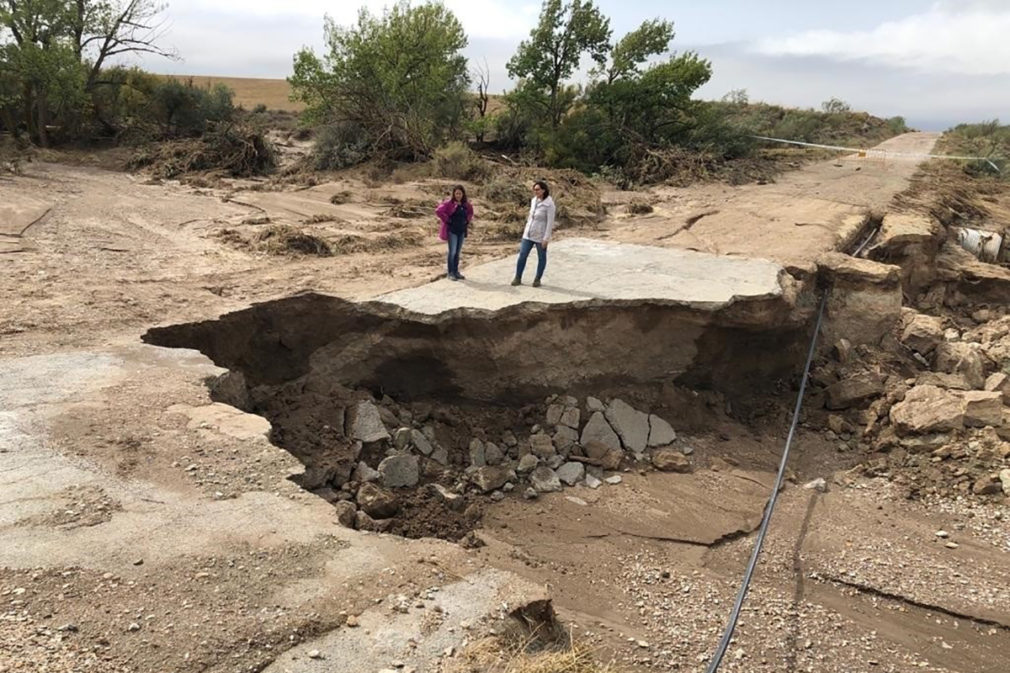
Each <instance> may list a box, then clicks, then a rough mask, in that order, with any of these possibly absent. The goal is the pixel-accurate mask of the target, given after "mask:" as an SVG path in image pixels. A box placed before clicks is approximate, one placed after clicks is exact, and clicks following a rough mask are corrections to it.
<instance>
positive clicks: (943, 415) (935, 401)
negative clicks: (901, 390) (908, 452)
mask: <svg viewBox="0 0 1010 673" xmlns="http://www.w3.org/2000/svg"><path fill="white" fill-rule="evenodd" d="M890 416H891V423H892V424H893V425H894V426H895V428H896V429H897V431H898V433H900V434H903V435H919V434H926V433H929V432H943V431H946V430H960V429H961V428H963V427H964V401H963V400H962V399H961V398H960V397H959V396H958V395H957V394H956V393H953V392H950V391H947V390H944V389H942V388H937V387H936V386H931V385H922V386H915V387H913V388H912V389H911V390H909V391H908V392H907V393H905V399H904V400H902V401H901V402H898V403H897V404H895V405H894V406H893V407H891V414H890Z"/></svg>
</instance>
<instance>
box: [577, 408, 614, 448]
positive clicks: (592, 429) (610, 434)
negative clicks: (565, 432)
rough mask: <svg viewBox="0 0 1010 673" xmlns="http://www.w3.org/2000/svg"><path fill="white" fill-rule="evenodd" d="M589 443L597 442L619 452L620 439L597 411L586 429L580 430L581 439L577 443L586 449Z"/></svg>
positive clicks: (590, 418)
mask: <svg viewBox="0 0 1010 673" xmlns="http://www.w3.org/2000/svg"><path fill="white" fill-rule="evenodd" d="M591 442H597V443H599V444H603V445H604V446H607V447H609V448H612V449H617V450H618V451H620V450H621V440H620V438H619V437H618V436H617V433H616V432H614V429H613V428H612V427H610V423H608V422H607V419H606V417H605V416H604V415H603V414H602V413H600V412H599V411H596V412H593V415H592V416H590V417H589V422H588V423H586V427H584V428H582V438H581V440H580V441H579V443H580V444H582V446H586V447H587V446H589V444H590V443H591Z"/></svg>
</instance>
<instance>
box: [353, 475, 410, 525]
mask: <svg viewBox="0 0 1010 673" xmlns="http://www.w3.org/2000/svg"><path fill="white" fill-rule="evenodd" d="M357 500H358V506H359V507H361V509H362V510H364V512H365V513H366V514H368V516H370V517H372V518H373V519H388V518H390V517H392V516H395V515H396V513H397V512H398V511H399V510H400V501H399V499H398V498H397V497H396V496H395V495H393V494H392V493H390V492H389V491H387V490H386V489H384V488H380V487H379V486H376V485H375V484H372V483H365V484H362V485H361V487H360V488H359V489H358V497H357Z"/></svg>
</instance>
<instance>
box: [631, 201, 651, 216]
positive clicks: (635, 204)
mask: <svg viewBox="0 0 1010 673" xmlns="http://www.w3.org/2000/svg"><path fill="white" fill-rule="evenodd" d="M626 210H627V211H628V214H630V215H648V214H649V213H651V212H652V204H651V203H649V202H648V201H646V200H645V199H634V200H632V201H631V203H629V204H628V205H627V207H626Z"/></svg>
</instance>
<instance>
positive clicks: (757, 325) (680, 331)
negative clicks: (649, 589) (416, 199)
mask: <svg viewBox="0 0 1010 673" xmlns="http://www.w3.org/2000/svg"><path fill="white" fill-rule="evenodd" d="M799 303H800V304H802V303H803V302H799ZM807 303H808V304H809V303H811V302H807ZM796 306H797V303H796V301H795V298H794V299H793V301H792V303H790V302H789V301H786V300H785V299H784V298H783V297H781V296H779V297H763V298H759V299H756V300H755V301H751V302H748V303H746V304H740V303H735V304H730V305H727V306H723V307H716V308H712V307H699V306H696V305H690V304H678V303H675V302H660V301H649V300H636V301H612V300H608V301H603V300H598V301H586V302H581V303H573V304H561V305H544V304H520V305H516V306H511V307H508V308H505V309H501V310H497V311H482V310H476V309H457V310H453V311H449V312H446V313H442V314H438V315H422V314H417V313H412V312H410V311H407V310H405V309H403V308H399V307H397V306H394V305H391V304H385V303H378V302H365V303H355V302H348V301H345V300H342V299H339V298H336V297H330V296H324V295H320V294H314V293H306V294H300V295H296V296H293V297H289V298H285V299H280V300H276V301H271V302H266V303H261V304H256V305H254V306H252V307H250V308H247V309H245V310H241V311H237V312H234V313H230V314H227V315H224V316H222V317H221V318H219V319H216V320H207V321H202V322H194V323H186V324H179V325H171V326H164V327H158V328H154V329H151V330H149V331H148V332H147V333H146V334H145V335H144V341H145V342H147V343H150V344H154V345H159V346H164V347H173V348H190V349H196V350H199V351H200V352H202V353H204V354H205V355H207V356H208V357H209V358H210V359H211V360H213V362H214V363H215V364H217V365H219V366H221V367H224V368H227V369H228V370H229V371H228V372H227V373H226V374H224V375H223V376H221V377H218V378H217V379H216V380H214V381H212V382H211V383H210V390H211V396H212V397H213V399H214V400H215V401H218V402H224V403H227V404H231V405H233V406H235V407H238V408H240V409H243V410H244V411H247V412H250V413H255V414H260V415H262V416H264V417H265V418H267V419H268V420H269V421H270V422H271V424H272V427H273V430H272V434H271V441H272V442H273V443H274V444H275V445H276V446H278V447H281V448H283V449H284V450H286V451H288V452H290V453H291V454H292V455H294V456H295V457H296V458H297V459H298V460H299V461H300V462H301V463H302V464H303V465H304V466H305V469H304V472H303V473H301V474H299V475H296V476H295V477H293V479H294V480H295V481H296V482H297V483H298V484H299V485H300V486H301V487H303V488H305V489H307V490H309V491H311V492H313V493H315V494H316V495H318V496H320V497H322V498H324V499H326V500H327V501H329V502H331V503H332V504H333V506H334V507H335V508H337V510H338V516H339V518H340V520H341V522H343V523H344V524H345V525H348V526H352V527H356V528H359V529H364V530H373V531H379V532H390V533H394V534H398V535H402V536H406V537H412V538H416V537H440V538H444V539H449V540H460V539H465V538H466V537H467V535H468V533H469V532H470V531H472V530H473V529H474V528H475V527H477V526H479V524H480V521H481V517H482V514H483V511H484V509H485V508H486V507H488V506H490V505H491V504H492V503H494V502H495V501H497V500H502V499H505V498H529V499H533V498H535V497H538V496H539V495H540V494H543V493H548V492H552V491H560V490H562V489H565V488H569V487H590V488H592V487H599V486H600V485H601V483H603V484H605V483H606V480H607V479H610V480H611V481H613V480H614V478H615V476H617V477H619V476H620V473H621V470H623V469H625V468H627V467H629V466H631V467H637V468H641V469H662V470H674V471H689V470H690V469H692V466H691V457H690V447H688V446H684V445H683V444H681V443H679V440H678V435H677V433H678V432H684V431H688V432H704V430H705V425H706V423H707V419H708V418H709V417H710V415H711V413H712V409H713V408H718V409H719V412H720V413H730V414H732V415H734V417H737V418H746V416H747V415H748V414H752V413H757V411H758V410H759V409H760V407H761V405H762V404H765V403H766V402H767V400H768V398H769V395H771V394H773V393H775V392H776V390H777V389H778V390H779V391H780V389H781V386H782V382H783V381H789V380H792V381H795V378H796V375H797V374H798V369H799V366H800V364H801V362H802V359H803V352H804V349H805V347H806V344H807V342H808V339H809V336H810V332H809V330H810V325H809V321H808V320H807V318H808V317H809V313H808V312H807V313H804V312H803V311H797V309H796ZM470 538H471V539H472V536H470Z"/></svg>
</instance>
